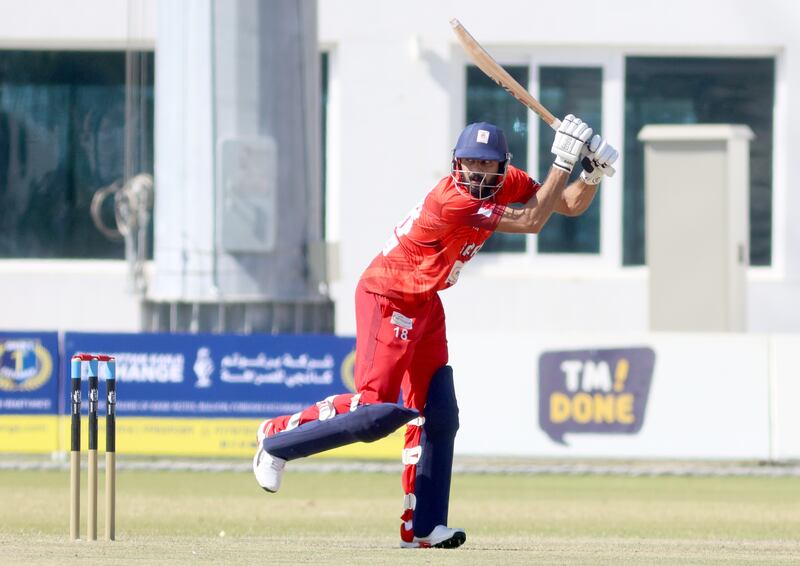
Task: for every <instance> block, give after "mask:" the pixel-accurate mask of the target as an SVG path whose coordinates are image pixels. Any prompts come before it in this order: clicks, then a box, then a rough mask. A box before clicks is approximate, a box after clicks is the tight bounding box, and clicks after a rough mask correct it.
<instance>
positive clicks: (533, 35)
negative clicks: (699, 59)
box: [320, 0, 800, 334]
mask: <svg viewBox="0 0 800 566" xmlns="http://www.w3.org/2000/svg"><path fill="white" fill-rule="evenodd" d="M596 7H597V5H596V3H593V2H589V1H588V0H578V1H577V2H575V3H573V4H571V5H570V8H569V14H572V15H573V16H574V15H577V14H590V13H591V14H592V25H591V26H586V27H585V28H579V27H578V26H577V25H576V23H575V22H576V21H577V20H576V19H575V18H574V17H571V16H570V15H569V14H566V13H565V12H564V10H565V8H564V6H563V5H561V4H558V3H549V4H548V3H541V2H536V3H530V2H529V3H526V2H512V1H499V2H494V3H492V4H491V7H489V6H488V5H487V4H486V3H485V2H478V1H473V2H452V1H451V2H424V1H423V0H412V1H410V2H405V3H403V4H402V5H398V6H396V7H395V9H393V10H392V11H391V14H390V15H388V14H387V11H386V5H385V4H384V3H380V2H371V1H369V0H351V1H349V2H346V3H342V2H336V1H332V0H331V1H326V0H322V1H321V2H320V41H321V43H322V45H323V47H325V48H327V49H329V50H330V53H331V81H332V82H331V97H330V108H329V115H330V116H331V123H330V125H329V139H328V142H329V148H330V149H329V155H328V163H329V164H330V165H329V170H328V178H329V195H330V199H331V200H329V207H328V215H329V226H330V227H331V230H330V234H329V236H330V238H331V239H333V240H336V241H339V242H340V243H341V250H340V251H341V255H340V258H341V266H340V267H341V275H342V277H341V280H340V281H338V282H336V283H335V284H334V285H333V287H332V289H333V293H334V297H335V299H336V301H337V306H338V308H337V331H338V332H340V333H344V334H349V333H352V332H353V331H354V317H353V312H352V311H353V309H352V293H353V289H354V287H355V284H356V281H357V279H358V277H359V275H360V273H361V270H362V269H363V268H364V267H365V266H366V265H367V264H368V262H369V261H370V259H371V258H372V257H373V256H374V254H375V253H377V252H378V251H379V250H380V248H381V246H382V244H383V242H384V240H385V239H386V237H387V236H388V234H389V231H390V229H391V227H392V226H393V224H394V223H395V222H397V221H398V220H400V219H401V218H402V217H403V216H404V214H405V212H406V211H407V210H408V209H410V208H411V207H412V206H413V205H414V204H415V203H416V202H417V201H418V200H419V199H420V198H421V197H422V196H423V195H424V194H425V192H426V191H427V190H429V188H430V187H431V186H432V185H433V184H434V183H435V182H436V181H437V180H438V179H439V178H440V177H441V176H443V175H444V174H446V173H447V170H448V167H449V151H450V148H451V147H452V144H453V143H454V140H455V138H456V136H457V133H458V132H459V130H460V128H461V127H462V126H463V125H464V124H463V113H464V108H463V97H464V92H463V90H464V85H463V78H460V77H461V74H462V73H461V68H462V65H463V64H464V61H465V59H464V55H463V54H462V53H461V50H460V48H459V47H458V45H457V44H456V41H455V38H454V36H453V34H452V32H451V30H450V26H449V25H448V21H449V19H450V18H451V17H458V18H459V19H460V20H461V22H462V23H463V24H464V25H465V26H466V27H467V29H469V30H470V32H471V33H472V34H473V35H474V36H476V38H478V39H479V41H480V42H481V43H482V44H483V45H484V46H485V47H486V48H487V49H489V51H490V52H491V53H492V54H494V55H495V56H496V57H497V58H498V59H499V60H500V62H501V63H520V62H523V63H529V64H536V63H538V62H561V63H565V62H566V63H569V62H572V63H573V64H575V63H577V62H586V61H590V62H593V63H595V64H602V65H603V66H604V71H605V72H604V75H605V77H606V81H607V84H605V85H604V124H605V128H606V131H605V132H604V134H605V135H606V136H607V137H609V138H610V139H611V140H614V141H615V142H616V143H617V145H618V146H623V143H624V140H623V139H622V132H623V118H624V116H623V109H624V104H623V101H624V93H623V90H624V89H623V86H624V77H623V70H624V57H625V56H626V55H642V54H650V55H653V54H664V55H670V56H674V55H687V54H702V55H719V56H726V55H758V56H765V55H769V56H773V55H774V56H776V57H777V97H776V116H775V117H776V122H775V139H774V144H775V153H774V172H773V173H774V174H773V179H774V205H773V215H774V217H773V226H774V228H773V229H774V238H773V240H774V241H773V257H774V265H773V267H771V268H769V269H764V268H758V269H756V268H751V269H750V270H749V273H748V289H747V300H748V304H747V319H748V322H747V328H748V330H750V331H758V332H760V331H797V330H800V293H798V292H797V291H798V283H800V225H798V223H796V222H793V221H792V218H793V217H792V215H793V211H794V210H795V209H797V208H798V205H800V197H798V195H797V194H796V192H794V191H791V190H790V186H789V167H790V163H789V160H788V156H789V155H792V154H794V153H795V152H797V151H798V150H800V141H798V140H800V109H798V108H796V107H794V108H793V107H792V106H791V105H790V104H789V100H790V93H792V92H798V91H800V34H798V33H796V31H797V30H798V29H800V5H797V4H796V3H793V2H791V1H790V0H783V1H778V0H772V1H767V2H765V3H751V2H746V1H737V2H733V3H731V2H725V1H722V0H719V1H712V0H705V1H703V0H701V1H697V0H677V1H676V2H673V3H671V4H670V6H669V9H665V10H663V11H659V14H658V22H657V23H656V22H655V21H654V12H653V8H652V6H651V5H650V4H648V3H646V2H644V3H643V2H633V1H627V0H626V1H622V0H617V1H612V2H610V3H608V4H606V5H604V9H603V10H597V9H596ZM364 22H369V24H368V25H364ZM534 86H535V85H534ZM529 125H530V126H531V127H536V126H538V124H537V122H536V119H535V118H533V117H531V118H530V120H529ZM532 136H535V133H532ZM533 139H535V137H534V138H533ZM755 143H758V141H756V142H755ZM534 159H535V156H533V155H530V156H529V160H528V162H529V163H531V164H532V166H531V169H533V168H534V167H533V164H534ZM622 159H624V154H623V157H622ZM618 170H620V171H621V170H622V167H618ZM675 182H680V179H675ZM602 190H603V200H604V209H603V228H602V234H601V236H602V238H601V240H602V243H601V248H602V253H601V254H600V255H599V256H593V257H563V256H562V257H552V256H551V257H536V256H535V254H530V255H522V256H511V255H508V256H501V257H496V256H488V255H486V254H484V255H481V254H479V255H478V256H477V257H476V258H475V259H474V260H473V261H472V262H471V263H470V264H469V265H468V266H467V267H466V268H465V270H464V273H463V276H462V278H461V279H460V282H459V284H458V285H457V286H456V287H455V288H453V289H451V290H448V291H446V292H444V293H442V299H443V300H444V302H445V304H446V309H447V313H448V314H447V316H448V325H449V328H450V330H451V332H452V331H453V330H458V331H461V330H479V329H482V330H485V331H487V332H492V331H497V330H504V329H513V330H520V329H526V330H529V331H553V330H565V329H580V330H597V331H643V330H646V329H647V327H648V316H647V270H646V268H623V267H621V249H622V245H621V237H622V231H621V208H622V197H621V191H622V174H619V175H617V177H615V178H614V179H612V180H609V181H607V182H605V183H604V186H603V189H602ZM545 229H546V228H545ZM506 299H510V300H506Z"/></svg>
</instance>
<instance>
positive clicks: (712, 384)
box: [449, 333, 800, 460]
mask: <svg viewBox="0 0 800 566" xmlns="http://www.w3.org/2000/svg"><path fill="white" fill-rule="evenodd" d="M769 340H770V339H769V337H767V336H760V335H744V334H712V333H702V334H700V333H698V334H686V333H681V334H677V333H675V334H673V333H663V334H662V333H653V334H632V335H615V336H599V335H597V334H593V335H581V334H569V335H567V334H557V335H545V334H520V333H515V334H501V333H495V334H491V335H486V334H469V333H451V334H450V336H449V346H450V364H451V365H452V366H453V368H454V373H455V380H456V392H457V395H458V400H459V406H460V410H461V413H460V419H461V428H460V431H459V434H458V438H457V441H456V450H457V452H458V453H459V454H462V455H471V454H475V455H520V456H522V455H524V456H542V457H559V458H562V457H592V458H595V457H603V458H606V457H607V458H697V459H765V460H766V459H770V458H771V456H772V455H771V453H770V450H771V448H770V446H771V436H770V435H771V418H770V407H771V403H772V402H771V392H770V377H769V372H770V341H769ZM796 346H800V339H798V341H797V343H796V344H795V351H797V347H796ZM788 347H789V345H788V344H787V345H786V348H788ZM780 351H783V350H782V349H781V350H780ZM778 359H779V360H783V359H784V357H783V356H778ZM788 363H789V360H788V359H787V360H786V364H788ZM794 397H795V399H797V398H798V396H797V395H794ZM785 409H786V410H787V411H788V410H789V407H788V406H787V407H785ZM784 412H785V411H784ZM782 418H783V419H784V421H785V422H787V423H788V422H789V420H790V419H791V418H794V421H797V419H798V418H797V417H789V416H785V415H784V416H783V417H782ZM773 420H774V419H773ZM794 421H793V422H794ZM795 424H797V423H796V422H795ZM772 426H774V423H773V425H772ZM795 430H800V428H798V427H796V428H795ZM784 442H785V444H784V445H783V446H785V447H787V448H789V447H790V446H793V445H792V444H791V442H795V443H796V442H798V441H797V440H796V439H795V440H789V439H785V440H784ZM795 453H800V451H797V450H795Z"/></svg>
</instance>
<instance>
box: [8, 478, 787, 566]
mask: <svg viewBox="0 0 800 566" xmlns="http://www.w3.org/2000/svg"><path fill="white" fill-rule="evenodd" d="M117 482H118V496H117V532H118V537H117V538H118V540H117V541H116V542H104V541H101V542H94V543H90V542H87V541H78V542H71V541H69V540H68V538H69V537H68V531H69V528H68V521H69V519H68V517H69V513H68V506H69V490H68V486H69V478H68V472H66V471H38V470H33V471H0V563H2V564H82V565H86V564H137V565H141V564H192V565H195V564H263V565H272V564H369V565H371V566H379V565H384V564H415V565H416V564H458V565H460V566H463V565H465V564H480V565H484V564H498V565H500V564H502V565H507V564H800V479H798V478H796V477H795V478H791V477H780V478H747V477H623V476H558V475H529V476H524V475H514V476H504V475H473V474H469V475H457V476H455V477H454V482H453V491H452V498H451V499H452V501H451V512H450V524H451V525H452V526H461V527H464V528H465V529H466V530H467V542H466V544H465V545H464V546H463V547H461V548H459V549H456V550H438V549H434V550H401V549H399V548H397V545H398V541H399V538H398V532H399V515H400V511H401V506H402V495H401V491H400V487H399V483H400V482H399V477H397V476H395V475H393V474H381V473H332V474H320V473H312V472H303V473H294V474H293V473H291V469H290V470H289V472H288V473H287V476H286V477H285V478H284V486H283V488H282V490H281V492H280V493H279V494H276V495H269V494H266V493H265V492H263V491H262V490H261V489H259V488H258V487H257V485H256V484H255V481H254V479H253V477H252V475H251V474H247V473H237V472H225V473H209V472H163V471H162V472H155V471H120V472H119V473H118V478H117ZM102 484H103V474H102V473H101V476H100V485H101V490H100V491H101V493H100V495H99V498H98V499H99V502H100V505H99V507H100V522H99V528H98V532H99V533H100V535H101V536H102V533H103V525H104V516H103V501H104V500H103V495H102ZM85 489H86V487H85V474H84V486H83V496H84V509H83V513H82V517H81V518H82V523H83V524H82V525H81V533H82V535H85V532H86V525H85V518H86V513H85V494H86V492H85Z"/></svg>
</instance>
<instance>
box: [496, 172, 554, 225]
mask: <svg viewBox="0 0 800 566" xmlns="http://www.w3.org/2000/svg"><path fill="white" fill-rule="evenodd" d="M568 179H569V173H568V172H566V171H564V170H563V169H560V168H558V167H555V166H553V167H551V168H550V173H549V174H548V175H547V179H545V181H544V183H543V184H542V186H541V187H540V188H539V190H538V191H536V194H535V195H533V196H532V197H531V198H530V200H529V201H528V202H526V203H525V204H524V205H522V206H521V207H519V208H511V207H508V208H506V209H505V211H503V216H502V217H501V218H500V222H499V223H498V224H497V228H496V229H495V231H496V232H511V233H517V234H538V233H539V231H540V230H541V229H542V228H543V227H544V225H545V224H546V223H547V221H548V220H549V219H550V215H551V214H553V211H554V210H555V207H556V205H557V204H558V203H559V202H560V201H561V193H562V192H563V190H564V185H565V184H566V182H567V180H568Z"/></svg>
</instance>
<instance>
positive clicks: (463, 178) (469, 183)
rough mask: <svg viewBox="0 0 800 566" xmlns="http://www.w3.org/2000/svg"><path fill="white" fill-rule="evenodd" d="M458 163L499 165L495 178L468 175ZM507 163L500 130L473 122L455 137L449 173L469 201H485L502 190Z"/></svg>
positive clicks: (503, 138) (487, 174)
mask: <svg viewBox="0 0 800 566" xmlns="http://www.w3.org/2000/svg"><path fill="white" fill-rule="evenodd" d="M461 159H480V160H485V161H497V162H499V164H500V165H499V168H498V172H497V173H496V174H494V173H485V174H475V173H472V174H469V175H468V174H467V171H465V170H464V169H463V168H462V167H461V165H460V160H461ZM510 162H511V154H510V153H509V151H508V142H507V141H506V135H505V133H503V130H501V129H500V128H498V127H497V126H495V125H494V124H490V123H489V122H475V123H473V124H469V125H468V126H467V127H466V128H464V130H463V131H462V132H461V134H460V135H459V136H458V141H457V142H456V146H455V147H454V148H453V161H452V167H451V171H450V172H451V175H452V177H453V181H454V182H455V184H456V187H458V188H459V189H461V190H462V191H464V192H466V193H468V194H469V195H470V196H471V197H473V198H476V199H479V200H485V199H488V198H491V197H492V196H494V194H495V193H496V192H497V191H499V190H500V188H501V187H502V186H503V182H504V181H505V178H506V172H507V170H508V164H509V163H510ZM480 175H482V177H481V176H480Z"/></svg>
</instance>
